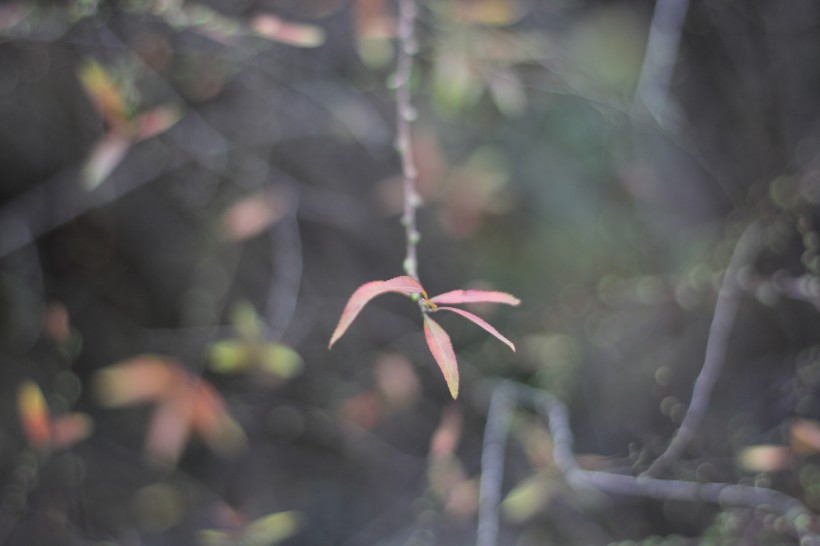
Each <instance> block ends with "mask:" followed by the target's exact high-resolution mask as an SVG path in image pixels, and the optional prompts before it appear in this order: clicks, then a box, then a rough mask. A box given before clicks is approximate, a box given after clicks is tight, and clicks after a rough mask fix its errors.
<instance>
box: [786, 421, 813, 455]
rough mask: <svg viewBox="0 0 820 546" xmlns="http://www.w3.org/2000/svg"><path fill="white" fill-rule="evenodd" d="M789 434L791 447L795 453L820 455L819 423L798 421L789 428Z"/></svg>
mask: <svg viewBox="0 0 820 546" xmlns="http://www.w3.org/2000/svg"><path fill="white" fill-rule="evenodd" d="M789 433H790V434H789V435H790V443H791V447H792V449H793V450H794V451H795V453H798V454H800V455H811V454H814V453H820V423H818V422H817V421H812V420H809V419H796V420H795V421H794V422H792V424H791V427H789Z"/></svg>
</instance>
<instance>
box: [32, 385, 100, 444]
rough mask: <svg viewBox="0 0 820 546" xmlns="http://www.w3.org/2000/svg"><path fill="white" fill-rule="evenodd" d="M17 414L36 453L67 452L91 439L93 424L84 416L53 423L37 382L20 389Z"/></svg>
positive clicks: (77, 415)
mask: <svg viewBox="0 0 820 546" xmlns="http://www.w3.org/2000/svg"><path fill="white" fill-rule="evenodd" d="M17 410H18V412H19V414H20V424H21V426H22V429H23V434H24V435H25V437H26V441H27V442H28V444H29V445H30V446H31V447H33V448H34V449H40V450H43V449H63V448H66V447H70V446H71V445H73V444H75V443H77V442H79V441H80V440H83V439H85V438H87V437H88V436H89V435H90V434H91V430H92V428H93V422H92V421H91V418H90V417H89V416H87V415H85V414H82V413H69V414H67V415H63V416H61V417H58V418H56V419H55V420H54V421H52V419H51V416H50V415H49V410H48V405H47V404H46V400H45V397H44V396H43V391H41V390H40V387H38V386H37V384H36V383H34V382H33V381H24V382H23V383H21V384H20V386H19V387H18V389H17Z"/></svg>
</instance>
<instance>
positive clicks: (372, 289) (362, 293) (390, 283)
mask: <svg viewBox="0 0 820 546" xmlns="http://www.w3.org/2000/svg"><path fill="white" fill-rule="evenodd" d="M387 292H398V293H400V294H405V295H407V296H409V295H411V294H420V293H422V292H424V289H423V288H422V287H421V284H419V281H417V280H416V279H414V278H413V277H407V276H402V277H396V278H393V279H390V280H387V281H371V282H369V283H365V284H363V285H361V286H360V287H359V288H357V289H356V291H355V292H353V295H352V296H350V299H349V300H348V301H347V305H346V306H345V309H344V311H342V316H341V318H339V324H338V325H337V326H336V330H334V331H333V336H331V338H330V343H329V344H328V346H327V348H328V349H330V348H331V347H333V344H334V343H336V341H338V339H339V338H340V337H342V335H343V334H344V333H345V332H346V331H347V329H348V327H349V326H350V324H351V323H352V322H353V320H354V319H355V318H356V317H357V316H358V314H359V312H361V310H362V308H364V306H365V305H367V303H368V302H369V301H370V300H372V299H373V298H375V297H376V296H379V295H381V294H385V293H387Z"/></svg>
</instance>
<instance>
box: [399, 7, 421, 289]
mask: <svg viewBox="0 0 820 546" xmlns="http://www.w3.org/2000/svg"><path fill="white" fill-rule="evenodd" d="M417 14H418V6H417V5H416V0H399V28H398V37H399V48H398V50H399V51H398V59H397V66H396V73H395V74H394V75H393V82H392V83H393V85H394V86H395V88H396V130H397V133H398V134H397V135H396V149H397V150H398V152H399V156H400V158H401V168H402V178H403V187H404V213H403V215H402V219H401V221H402V224H403V225H404V229H405V233H406V234H407V254H406V256H405V258H404V264H403V265H404V272H405V273H407V274H408V275H410V276H411V277H413V278H414V279H418V278H419V272H418V258H417V257H416V246H417V245H418V242H419V239H420V237H421V236H420V234H419V231H418V228H417V227H416V209H417V208H418V207H419V205H420V204H421V198H420V197H419V194H418V190H417V187H416V186H417V184H416V182H417V181H418V168H417V167H416V162H415V157H414V155H413V143H412V140H411V135H410V122H412V121H413V120H414V119H416V111H415V109H414V108H413V105H412V103H411V100H410V77H411V75H412V72H413V57H414V55H415V54H416V52H417V51H418V43H417V42H416V35H415V28H414V27H415V21H416V15H417Z"/></svg>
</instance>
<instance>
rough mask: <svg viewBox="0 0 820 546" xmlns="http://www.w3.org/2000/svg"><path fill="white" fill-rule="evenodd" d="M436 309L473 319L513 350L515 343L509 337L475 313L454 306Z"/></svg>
mask: <svg viewBox="0 0 820 546" xmlns="http://www.w3.org/2000/svg"><path fill="white" fill-rule="evenodd" d="M436 310H437V311H450V312H453V313H457V314H459V315H461V316H462V317H464V318H466V319H467V320H471V321H473V322H474V323H476V324H478V325H479V326H481V327H482V328H484V329H485V330H487V331H488V332H490V333H491V334H492V335H494V336H495V337H497V338H498V339H500V340H501V341H503V342H504V343H506V344H507V346H508V347H509V348H510V349H512V350H513V352H515V345H514V344H513V342H512V341H510V340H509V339H507V338H506V337H504V336H503V335H501V333H500V332H499V331H498V330H496V329H495V328H493V327H492V326H491V325H490V323H488V322H487V321H486V320H484V319H483V318H481V317H478V316H476V315H474V314H472V313H470V312H467V311H465V310H464V309H457V308H456V307H439V308H438V309H436Z"/></svg>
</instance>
